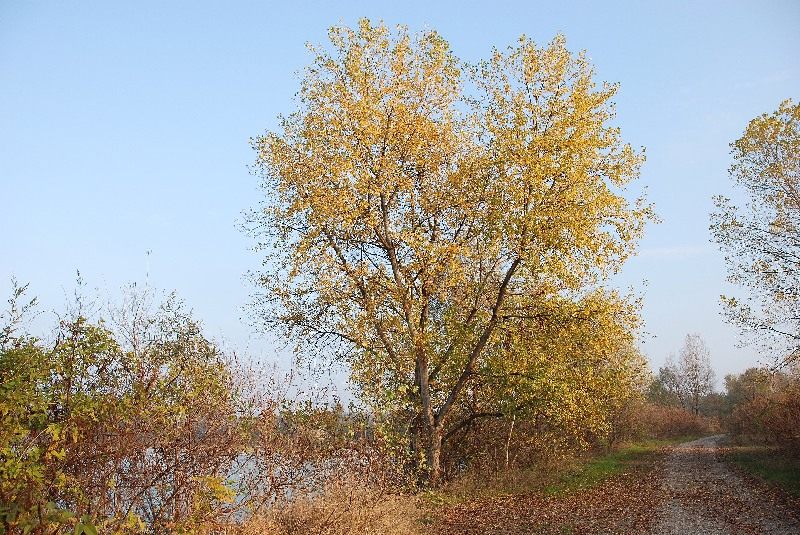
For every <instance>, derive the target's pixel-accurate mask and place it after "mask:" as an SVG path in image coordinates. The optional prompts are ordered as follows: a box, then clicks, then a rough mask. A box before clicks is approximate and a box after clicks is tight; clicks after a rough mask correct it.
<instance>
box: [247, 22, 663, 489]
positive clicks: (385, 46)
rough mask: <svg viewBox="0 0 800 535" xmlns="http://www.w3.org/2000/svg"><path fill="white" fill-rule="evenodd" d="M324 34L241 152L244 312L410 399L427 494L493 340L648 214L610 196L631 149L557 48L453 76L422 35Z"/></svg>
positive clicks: (604, 97) (447, 61)
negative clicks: (251, 307) (245, 224)
mask: <svg viewBox="0 0 800 535" xmlns="http://www.w3.org/2000/svg"><path fill="white" fill-rule="evenodd" d="M330 38H331V42H332V44H333V51H332V53H331V52H328V51H325V50H321V49H314V52H315V59H314V62H313V65H312V66H311V67H310V68H309V69H307V71H306V76H305V78H304V80H303V82H302V84H301V89H300V92H299V104H300V106H299V109H298V111H297V112H295V113H293V114H291V115H290V116H288V117H287V118H285V119H284V120H283V124H282V132H279V133H274V132H270V133H267V134H266V135H264V136H261V137H259V138H258V139H256V140H255V142H254V147H255V148H256V150H257V151H258V159H257V166H258V170H259V171H260V173H261V174H262V176H263V178H264V189H265V191H266V193H267V200H266V202H265V203H264V204H263V207H262V210H260V211H256V212H254V213H253V214H252V217H251V224H252V228H253V230H254V233H255V234H256V236H258V238H259V241H260V246H261V247H262V248H263V249H264V250H266V251H267V253H268V255H269V257H268V261H267V263H266V271H265V272H264V273H263V274H262V276H261V277H260V279H259V283H260V284H261V285H262V286H263V287H264V288H265V290H266V292H265V293H264V294H263V295H262V296H261V297H262V301H261V302H260V303H259V309H260V311H261V312H262V317H263V318H264V320H265V322H266V324H267V326H268V327H270V328H273V329H278V330H279V331H280V332H282V333H283V334H284V335H286V336H291V337H293V338H294V340H295V341H298V343H299V344H300V345H301V346H303V347H304V348H305V349H307V350H308V349H317V350H319V349H320V347H322V348H323V350H324V351H326V352H328V353H329V354H330V353H332V354H333V356H334V357H338V358H339V359H340V360H342V361H344V362H346V363H348V364H350V365H351V366H352V367H353V368H354V369H357V370H358V371H359V375H358V377H359V378H360V379H361V385H362V386H364V387H366V388H368V389H378V390H381V391H383V392H387V393H393V394H394V399H396V400H398V403H401V404H407V405H408V406H410V407H413V411H414V413H415V414H416V416H415V419H414V420H415V422H418V424H419V425H414V426H413V429H419V432H420V439H421V442H422V443H423V444H424V450H425V452H426V453H425V457H426V459H425V465H426V466H427V472H428V475H429V480H430V481H431V482H432V483H436V482H437V480H438V479H439V475H440V457H441V450H442V441H443V438H444V437H445V436H447V434H448V432H449V430H452V429H453V428H454V427H458V426H460V425H462V422H459V421H453V420H454V418H453V415H454V408H455V407H457V406H458V405H459V404H460V402H461V401H462V400H463V399H464V396H465V394H466V393H474V392H476V390H474V389H473V386H474V384H475V381H476V380H477V378H478V375H477V373H476V372H477V371H478V370H480V369H481V368H483V367H484V366H485V365H486V364H487V363H488V362H489V360H488V359H489V357H490V356H491V355H496V354H497V351H500V350H501V348H502V347H503V340H508V339H509V337H510V336H509V333H510V332H511V331H512V330H513V331H514V332H516V333H520V332H524V331H520V323H522V324H523V326H524V329H525V330H529V331H530V332H536V330H537V323H538V322H539V317H538V313H539V312H540V311H542V310H543V311H544V313H546V308H547V307H546V306H545V307H543V306H542V304H543V303H546V302H547V300H548V299H551V301H550V302H551V303H557V299H556V298H562V299H563V298H569V299H573V300H574V299H580V296H581V293H582V292H583V290H584V289H585V288H586V287H587V286H589V285H596V284H597V283H599V282H601V281H602V280H603V279H604V277H605V276H606V275H607V274H608V273H611V272H614V271H616V270H617V269H618V268H619V267H620V266H621V264H622V262H623V261H624V260H625V259H626V258H627V257H628V256H629V255H630V254H631V253H632V252H633V248H634V246H635V243H636V241H637V238H638V237H639V236H640V235H641V232H642V229H643V224H644V222H645V220H647V219H648V217H649V216H650V213H651V212H650V209H649V207H648V206H646V205H645V204H643V203H642V202H641V201H637V202H636V204H632V203H630V202H629V201H628V200H626V199H625V197H623V196H622V195H621V188H623V187H624V186H625V185H626V184H627V183H628V182H630V181H631V180H632V179H634V178H635V177H636V176H637V175H638V169H639V166H640V164H641V162H642V157H641V155H639V154H637V153H636V152H634V150H633V149H632V148H631V147H630V146H629V145H627V144H625V143H623V142H622V140H621V139H620V135H619V130H618V129H617V128H616V127H614V126H611V125H609V124H608V123H609V121H610V120H611V118H612V116H613V110H612V107H611V104H610V99H611V97H612V96H613V95H614V93H615V91H616V86H614V85H608V84H603V85H602V86H601V87H597V86H596V85H595V83H594V82H593V71H592V68H591V66H590V65H589V63H588V61H587V60H586V58H585V57H584V56H583V55H578V56H573V55H572V54H570V53H569V52H568V51H567V49H566V47H565V43H564V39H563V38H562V37H557V38H556V39H554V40H553V42H552V43H551V44H550V45H549V46H547V47H542V48H540V47H537V46H536V45H535V44H534V43H533V42H531V41H530V40H529V39H527V38H522V39H520V40H519V42H518V44H517V46H515V47H511V48H509V49H508V50H506V51H499V50H495V51H494V52H493V53H492V56H491V59H489V60H487V61H485V62H482V63H480V64H479V65H477V66H474V67H468V68H466V69H465V68H464V66H462V65H461V64H460V63H459V62H458V60H457V59H456V58H455V57H454V56H453V54H452V53H451V51H450V48H449V46H448V44H447V42H446V41H445V40H444V39H442V38H441V37H440V36H439V35H438V34H437V33H436V32H433V31H428V32H425V33H423V34H421V35H419V36H418V37H416V38H412V37H410V36H409V35H408V34H407V32H406V30H405V29H403V28H399V29H398V31H397V32H396V33H394V34H393V33H392V32H391V31H390V30H389V29H388V28H387V27H386V26H384V25H379V26H374V25H372V24H371V23H370V22H369V21H367V20H362V21H361V22H360V23H359V26H358V28H357V29H355V30H353V29H349V28H343V27H336V28H333V29H332V30H331V32H330ZM465 70H466V72H467V73H468V81H469V82H470V83H471V85H470V86H468V85H467V84H466V83H465V82H466V80H465V76H464V71H465ZM467 87H472V92H471V93H470V94H469V95H466V94H465V92H466V91H467V89H466V88H467ZM504 333H505V334H504ZM337 342H338V343H339V345H337ZM565 344H567V345H566V346H565V347H568V345H569V344H568V342H565ZM508 358H509V359H513V358H514V357H513V353H512V356H509V357H508ZM503 373H507V371H506V370H503ZM382 399H386V396H383V397H382ZM384 408H385V407H384Z"/></svg>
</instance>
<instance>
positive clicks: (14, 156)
mask: <svg viewBox="0 0 800 535" xmlns="http://www.w3.org/2000/svg"><path fill="white" fill-rule="evenodd" d="M493 4H495V3H494V2H485V1H484V2H467V1H456V2H434V1H431V0H426V1H422V2H391V3H390V2H377V1H368V2H367V1H365V2H345V1H341V2H333V1H330V2H306V3H304V2H280V3H278V2H266V1H263V2H239V1H234V0H231V1H228V2H206V1H200V0H193V1H186V2H178V1H171V2H161V1H145V0H138V1H136V2H131V1H129V2H122V1H107V0H105V1H94V2H93V1H88V0H80V1H77V0H76V1H69V0H59V1H50V2H46V1H34V0H31V1H25V0H3V1H0V239H1V240H2V246H0V290H1V291H2V293H7V288H10V283H9V280H10V277H11V276H12V275H15V276H16V277H17V278H18V279H19V280H21V281H27V282H30V283H31V288H32V291H33V293H34V294H35V295H38V296H39V298H40V300H41V302H42V308H43V309H44V310H45V311H48V310H53V309H60V308H63V305H64V302H65V294H67V293H70V292H71V291H72V288H73V283H74V280H75V271H76V270H78V269H79V270H80V271H81V273H82V275H83V277H84V279H85V280H86V283H87V285H88V286H90V287H92V288H98V289H99V292H100V293H101V294H105V295H111V296H113V295H114V294H118V293H119V288H120V287H121V286H122V285H123V284H125V283H127V282H131V281H137V280H138V281H142V280H144V278H145V275H146V274H148V273H149V280H150V283H151V284H152V285H153V286H154V287H156V288H161V289H165V290H173V289H174V290H176V291H177V292H178V294H179V295H180V296H181V297H183V298H184V299H185V300H186V302H187V303H188V304H189V305H190V306H191V307H192V308H193V309H194V311H195V313H196V315H197V316H198V317H199V318H200V319H202V320H203V322H204V324H205V326H206V327H207V330H208V332H209V333H210V334H211V335H212V336H214V337H216V338H224V339H225V340H227V342H228V344H229V345H231V346H233V347H238V348H241V349H248V350H249V351H251V352H252V353H255V354H263V356H265V357H266V358H271V357H270V356H271V355H275V350H274V349H273V348H272V345H273V344H272V343H271V342H270V341H269V340H264V339H263V338H258V337H255V336H254V335H253V333H252V329H251V328H250V327H249V326H248V324H247V322H246V321H243V320H242V318H243V317H246V314H244V312H243V307H244V305H245V304H246V303H247V301H248V298H249V295H250V293H251V292H252V290H253V289H252V288H251V287H250V286H249V283H248V282H247V281H246V280H245V277H244V274H245V272H247V271H248V270H251V269H255V268H257V267H258V265H259V262H260V259H259V258H258V257H257V255H256V254H255V253H253V252H252V251H250V249H249V248H250V246H251V245H252V242H251V241H250V239H249V238H247V237H246V236H245V235H243V234H242V233H241V232H240V231H239V230H238V228H237V223H236V222H237V220H238V219H240V214H241V212H242V211H243V210H244V209H247V208H249V207H252V206H254V205H255V204H256V203H257V202H258V200H259V197H260V193H259V190H258V188H257V182H258V181H257V179H256V178H255V177H253V176H251V175H250V174H249V173H248V165H250V164H251V163H252V162H253V160H254V153H253V151H252V150H251V149H250V148H249V145H248V138H250V137H251V136H255V135H258V134H260V133H262V132H263V131H265V130H267V129H272V128H274V127H275V125H276V116H277V115H278V114H279V113H287V112H289V111H291V110H292V109H293V106H294V104H293V102H292V95H293V94H294V93H295V91H296V90H297V88H298V80H299V79H298V72H299V71H300V70H301V69H302V68H303V67H304V66H305V65H307V64H308V62H309V60H310V56H309V54H308V53H307V51H306V49H305V46H304V44H305V43H306V42H314V43H324V42H326V30H327V28H328V27H329V26H331V25H333V24H337V23H345V24H349V25H352V24H355V22H356V21H357V19H358V18H359V17H362V16H367V17H370V18H373V19H383V20H384V21H386V22H387V23H389V24H400V23H401V24H406V25H408V26H409V27H410V28H411V29H412V30H418V29H422V28H433V29H436V30H438V31H439V32H440V33H441V34H442V35H443V36H444V37H445V38H446V39H447V40H448V41H449V42H450V43H451V45H452V48H453V49H454V51H455V53H456V54H457V55H458V56H459V57H461V58H462V59H464V60H468V61H469V60H477V59H479V58H481V57H484V56H486V55H487V53H488V51H489V50H490V49H491V47H492V46H500V47H503V46H506V45H508V44H511V43H512V42H513V41H514V40H515V39H516V38H517V37H518V36H519V35H520V34H523V33H524V34H526V35H528V36H531V37H532V38H534V39H535V40H536V41H538V42H540V43H545V42H547V41H549V40H550V39H551V38H552V37H553V36H554V35H555V34H556V33H559V32H561V33H563V34H564V35H565V36H566V37H567V42H568V46H569V47H570V48H571V49H573V50H576V51H577V50H582V49H585V50H586V51H587V52H588V55H589V57H590V58H591V60H592V62H593V63H594V65H595V66H596V69H597V73H598V79H599V80H607V81H615V82H619V83H620V84H621V89H620V92H619V94H618V97H617V98H616V103H617V111H618V114H617V122H618V124H619V126H621V128H622V132H623V137H624V138H625V139H626V140H627V141H629V142H630V143H632V144H633V145H634V146H645V147H646V149H647V158H648V161H647V163H646V165H645V167H644V170H643V173H642V178H641V181H640V184H641V185H643V186H647V188H648V190H649V197H650V199H651V200H652V201H653V202H654V203H655V205H656V209H657V211H658V213H659V215H660V217H661V218H662V220H663V223H662V224H660V225H657V226H652V227H651V228H650V229H649V232H648V233H647V237H646V239H645V240H644V241H643V243H642V248H641V254H640V256H639V257H637V258H635V259H633V260H632V261H630V263H629V264H628V265H627V266H626V268H625V271H624V273H623V274H622V275H621V276H620V277H619V279H618V280H617V284H619V285H621V286H632V287H634V288H636V289H637V290H638V291H641V292H643V295H644V311H643V314H644V318H645V320H646V322H647V331H648V333H649V335H648V337H647V338H646V340H645V343H644V350H645V352H646V354H647V355H648V357H649V358H650V359H651V363H652V365H653V367H654V368H657V367H658V366H659V365H661V364H662V363H663V361H664V359H665V358H666V356H667V355H668V354H669V353H670V352H677V350H678V349H679V347H680V345H681V343H682V340H683V337H684V336H685V335H686V334H687V333H689V332H698V333H700V334H702V335H703V336H704V338H705V339H706V341H707V342H708V345H709V346H710V348H711V351H712V361H713V364H714V366H715V368H716V369H717V373H718V376H719V377H722V376H723V375H724V374H726V373H730V372H738V371H741V370H743V369H744V368H746V367H747V366H749V365H752V364H754V363H755V362H756V361H757V359H758V357H757V355H755V354H754V353H753V351H751V350H742V349H737V348H736V347H735V346H736V341H737V336H736V332H735V330H734V329H733V328H731V327H729V326H727V325H725V324H724V322H723V321H722V318H721V317H720V315H719V304H718V301H719V299H718V297H719V294H720V293H723V292H724V291H726V289H727V287H726V286H725V282H724V279H725V268H724V265H723V262H722V257H721V255H720V254H719V253H718V252H717V250H716V248H715V246H714V245H713V244H710V243H709V233H708V223H709V221H708V214H709V211H710V210H711V209H712V206H713V205H712V201H711V197H712V195H715V194H730V193H731V192H732V186H731V184H730V182H729V179H728V176H727V168H728V166H729V164H730V159H729V152H728V151H729V149H728V143H730V142H731V141H733V140H734V139H736V138H737V137H739V136H740V135H741V132H742V131H743V129H744V127H745V125H746V124H747V122H748V121H749V120H750V119H751V118H753V117H755V116H756V115H758V114H760V113H764V112H768V111H772V110H774V109H775V108H777V106H778V103H779V102H780V101H781V100H783V99H785V98H789V97H792V98H794V99H798V98H800V59H799V58H800V2H797V1H795V0H788V1H753V2H735V1H731V0H727V1H722V2H700V1H691V2H688V1H687V2H666V1H665V2H638V1H631V2H580V3H578V2H555V1H549V2H538V1H520V2H497V5H493ZM147 251H151V253H150V254H149V255H148V254H147ZM645 280H646V281H647V285H646V286H645V285H644V283H643V281H645Z"/></svg>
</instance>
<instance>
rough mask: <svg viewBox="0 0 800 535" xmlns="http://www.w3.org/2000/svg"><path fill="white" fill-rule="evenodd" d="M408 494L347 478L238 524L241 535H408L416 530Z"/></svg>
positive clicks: (414, 508) (413, 506) (416, 516)
mask: <svg viewBox="0 0 800 535" xmlns="http://www.w3.org/2000/svg"><path fill="white" fill-rule="evenodd" d="M419 517H420V514H419V510H418V509H417V506H416V501H415V499H414V498H413V497H411V496H404V495H400V494H393V493H389V492H387V490H386V489H385V488H381V487H380V486H379V485H373V484H365V483H364V482H362V481H360V480H358V479H356V478H350V479H347V480H336V481H333V482H331V483H329V484H328V485H327V486H326V487H325V489H324V490H323V491H322V492H321V493H318V494H313V495H307V496H304V497H301V498H298V499H295V500H292V501H289V502H286V503H284V504H282V505H279V506H275V507H272V508H270V509H269V510H267V511H265V513H264V514H263V515H260V516H257V517H254V518H252V519H250V520H249V521H248V522H246V523H245V524H244V525H242V526H241V527H240V528H239V530H240V531H239V530H237V532H240V533H242V534H243V535H259V534H266V535H307V534H309V535H310V534H317V535H412V534H416V533H419V532H420V529H421V525H420V523H419V520H418V519H419Z"/></svg>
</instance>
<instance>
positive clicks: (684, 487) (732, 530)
mask: <svg viewBox="0 0 800 535" xmlns="http://www.w3.org/2000/svg"><path fill="white" fill-rule="evenodd" d="M721 438H722V437H721V436H714V437H707V438H702V439H700V440H695V441H693V442H686V443H684V444H681V445H680V446H678V447H676V448H674V449H673V450H672V452H671V453H670V454H669V456H668V457H667V459H666V463H665V469H664V477H663V481H662V490H663V491H664V492H665V494H666V499H664V500H663V501H662V503H661V504H660V506H659V507H658V510H657V512H656V517H657V519H658V520H657V521H656V522H655V525H654V526H653V528H652V531H651V533H652V534H653V535H672V534H675V535H678V534H681V535H682V534H686V533H696V534H709V535H729V534H730V535H734V534H740V533H746V534H749V533H763V534H765V535H772V534H774V535H792V534H798V535H800V523H798V522H797V520H796V519H794V518H792V516H793V515H792V513H791V512H790V511H788V510H786V508H785V506H783V505H782V504H780V503H778V502H777V500H775V496H774V494H773V493H770V492H768V490H767V489H766V488H765V487H764V486H761V485H755V484H753V483H751V482H750V481H746V480H745V479H743V478H742V477H741V476H740V475H738V474H737V473H736V472H734V471H733V470H731V468H730V467H729V466H728V465H727V464H726V463H724V462H721V459H720V455H719V448H720V440H721Z"/></svg>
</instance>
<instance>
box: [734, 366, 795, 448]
mask: <svg viewBox="0 0 800 535" xmlns="http://www.w3.org/2000/svg"><path fill="white" fill-rule="evenodd" d="M726 424H727V425H726V427H727V429H728V431H729V432H730V433H731V434H732V435H734V437H736V438H737V439H738V440H739V441H743V442H755V443H763V444H770V445H775V446H780V447H781V448H783V449H784V450H785V451H787V452H788V453H790V454H793V455H798V456H800V376H797V375H796V374H795V375H792V376H782V377H780V380H776V381H773V382H772V384H771V385H770V388H769V389H768V390H766V391H763V392H758V393H757V394H756V395H753V396H752V397H751V398H750V399H747V400H745V401H743V402H741V403H739V404H737V405H736V406H734V407H733V410H732V412H731V415H730V417H729V418H728V420H727V422H726Z"/></svg>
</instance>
